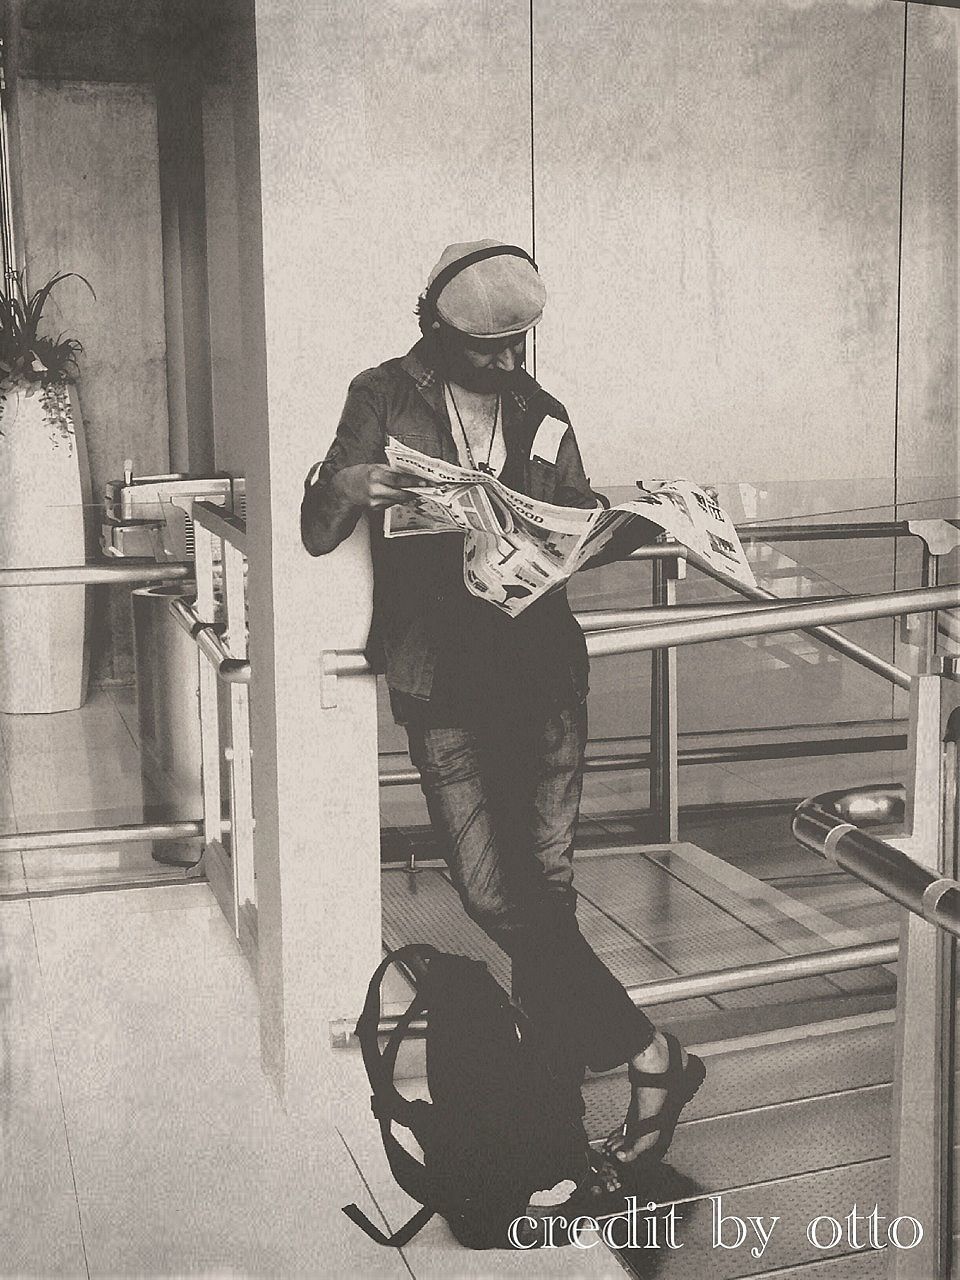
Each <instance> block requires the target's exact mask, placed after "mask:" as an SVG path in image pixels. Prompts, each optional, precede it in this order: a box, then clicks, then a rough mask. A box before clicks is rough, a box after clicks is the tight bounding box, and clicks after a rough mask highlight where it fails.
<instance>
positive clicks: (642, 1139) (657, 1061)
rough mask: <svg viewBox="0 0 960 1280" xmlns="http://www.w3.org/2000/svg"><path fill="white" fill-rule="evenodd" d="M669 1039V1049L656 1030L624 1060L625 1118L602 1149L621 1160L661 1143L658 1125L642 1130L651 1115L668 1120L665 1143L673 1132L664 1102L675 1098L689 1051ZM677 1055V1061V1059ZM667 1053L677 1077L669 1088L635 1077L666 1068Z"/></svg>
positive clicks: (672, 1120)
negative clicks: (640, 1049) (627, 1099)
mask: <svg viewBox="0 0 960 1280" xmlns="http://www.w3.org/2000/svg"><path fill="white" fill-rule="evenodd" d="M671 1040H672V1041H673V1046H674V1047H673V1051H672V1053H671V1045H670V1043H669V1042H668V1041H667V1038H666V1036H665V1035H663V1033H662V1032H660V1031H658V1032H657V1034H656V1036H654V1038H653V1040H652V1041H651V1043H650V1044H649V1045H648V1046H647V1047H646V1049H644V1050H643V1052H642V1053H638V1054H635V1055H634V1057H633V1058H631V1060H630V1062H629V1064H628V1068H629V1076H630V1105H629V1107H628V1108H627V1115H626V1119H625V1120H624V1122H623V1124H622V1125H621V1126H620V1128H619V1129H615V1130H614V1131H613V1133H611V1134H609V1135H608V1136H607V1139H606V1141H605V1143H604V1150H605V1151H606V1152H608V1154H609V1155H611V1156H612V1157H613V1158H614V1159H615V1160H617V1161H618V1162H620V1163H622V1164H625V1165H629V1164H632V1163H633V1162H634V1161H635V1160H637V1159H638V1158H639V1157H641V1156H643V1155H644V1153H646V1152H648V1151H651V1150H652V1148H654V1147H656V1146H658V1145H661V1146H662V1145H663V1143H662V1141H661V1138H662V1136H663V1134H662V1129H661V1128H656V1127H655V1128H651V1129H650V1130H649V1131H645V1128H646V1127H645V1125H644V1121H648V1120H653V1119H654V1118H655V1117H660V1116H661V1115H663V1119H664V1123H665V1124H669V1127H670V1132H669V1135H667V1143H669V1140H670V1137H672V1135H673V1124H675V1122H676V1116H671V1115H670V1114H669V1113H670V1111H671V1108H670V1106H669V1105H668V1104H669V1101H670V1100H671V1095H672V1096H673V1098H677V1092H678V1086H679V1085H680V1082H681V1080H682V1079H683V1077H684V1075H685V1074H686V1069H687V1064H688V1062H689V1055H688V1054H687V1052H686V1050H685V1049H683V1048H682V1047H681V1046H680V1044H679V1042H678V1041H677V1040H675V1039H674V1038H673V1037H671ZM678 1056H679V1063H677V1059H678ZM671 1057H672V1058H673V1062H674V1065H675V1066H677V1065H678V1067H679V1070H678V1072H677V1074H678V1076H679V1079H675V1080H673V1081H671V1085H672V1088H671V1089H666V1088H658V1087H657V1086H655V1085H649V1084H645V1083H643V1082H642V1080H638V1079H636V1078H635V1075H636V1074H637V1073H640V1072H650V1073H653V1074H659V1073H661V1072H665V1071H667V1070H668V1068H669V1067H670V1066H671ZM697 1062H698V1063H699V1059H697ZM700 1079H702V1076H701V1077H699V1078H698V1079H697V1080H696V1082H695V1083H693V1086H692V1093H690V1095H689V1096H690V1097H692V1096H693V1093H695V1092H696V1090H697V1088H699V1085H700ZM681 1097H682V1101H680V1100H679V1099H677V1100H678V1101H680V1106H678V1107H677V1108H676V1115H679V1112H680V1107H682V1106H683V1103H684V1102H685V1101H687V1097H686V1096H683V1095H682V1094H681ZM664 1150H665V1147H664ZM661 1154H662V1152H661Z"/></svg>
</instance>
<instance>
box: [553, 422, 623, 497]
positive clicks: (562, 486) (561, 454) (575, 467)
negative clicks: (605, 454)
mask: <svg viewBox="0 0 960 1280" xmlns="http://www.w3.org/2000/svg"><path fill="white" fill-rule="evenodd" d="M556 495H557V496H556V502H557V504H558V505H559V506H561V507H609V505H610V503H609V500H608V499H607V498H605V497H604V496H603V494H602V493H596V492H595V491H594V490H593V489H591V488H590V480H589V478H588V477H587V474H586V472H585V471H584V469H583V459H582V458H581V456H580V446H579V445H578V444H577V437H576V435H575V434H574V430H573V427H570V426H568V427H567V429H566V431H565V432H564V433H563V438H562V439H561V441H560V448H559V449H558V450H557V488H556Z"/></svg>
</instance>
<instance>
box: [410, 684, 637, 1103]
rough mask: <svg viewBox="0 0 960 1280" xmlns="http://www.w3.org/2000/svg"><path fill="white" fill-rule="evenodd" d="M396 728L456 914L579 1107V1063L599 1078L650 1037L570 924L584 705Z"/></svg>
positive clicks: (502, 711) (573, 914)
mask: <svg viewBox="0 0 960 1280" xmlns="http://www.w3.org/2000/svg"><path fill="white" fill-rule="evenodd" d="M406 729H407V736H408V739H409V743H410V757H411V759H412V761H413V763H414V765H415V766H416V767H417V768H418V769H419V771H420V779H421V787H422V788H423V793H424V795H425V797H426V801H427V807H428V809H429V812H430V819H431V822H432V824H433V827H434V830H435V832H436V833H437V836H438V838H439V840H440V844H441V846H442V850H443V856H444V857H445V859H446V861H447V864H448V866H449V868H450V874H451V878H452V880H453V884H454V886H455V887H456V889H457V891H458V893H459V894H460V898H461V900H462V901H463V905H464V907H465V909H466V911H467V914H468V915H469V916H470V917H471V919H473V920H475V921H476V922H477V924H479V925H480V927H481V928H482V929H483V930H484V931H485V932H486V933H487V934H488V935H489V936H490V937H491V938H492V939H493V941H494V942H496V943H497V944H498V945H499V946H500V947H502V948H503V950H504V951H505V952H506V953H507V955H508V956H509V957H510V959H511V961H512V968H513V987H514V996H515V998H516V1000H517V1002H518V1003H519V1005H520V1007H521V1009H522V1010H523V1012H524V1013H525V1014H526V1016H527V1017H528V1018H529V1020H530V1022H531V1024H532V1025H533V1026H534V1027H536V1029H537V1031H538V1034H539V1035H541V1036H542V1037H543V1042H544V1044H545V1046H546V1047H547V1048H548V1052H549V1053H550V1056H551V1058H552V1060H553V1061H554V1063H555V1064H556V1065H557V1070H558V1071H559V1072H560V1073H561V1075H562V1077H563V1079H564V1081H566V1082H568V1083H569V1084H571V1085H572V1084H573V1082H574V1081H576V1091H577V1097H578V1099H579V1089H580V1085H581V1084H582V1081H583V1073H584V1067H585V1066H586V1067H589V1068H590V1069H591V1070H593V1071H609V1070H611V1069H612V1068H613V1067H616V1066H619V1065H621V1064H622V1063H624V1062H626V1061H627V1060H628V1059H629V1058H630V1057H632V1056H633V1055H634V1054H636V1053H638V1052H640V1050H642V1049H644V1048H646V1047H647V1045H648V1044H649V1043H650V1042H651V1040H652V1039H653V1037H654V1035H655V1034H656V1031H655V1028H654V1026H653V1024H652V1023H651V1022H650V1021H649V1020H648V1019H647V1018H646V1017H645V1016H644V1014H643V1013H641V1012H640V1011H639V1010H638V1009H637V1008H636V1007H635V1006H634V1004H633V1002H632V1001H631V1000H630V997H629V996H628V995H627V993H626V991H625V990H624V988H623V986H622V985H621V984H620V983H619V982H618V981H617V979H616V978H615V977H614V976H613V974H612V973H611V972H610V970H609V969H608V968H607V967H606V965H605V964H604V963H603V961H602V960H601V959H600V958H599V957H598V956H597V954H596V952H595V951H594V950H593V948H592V947H591V946H590V945H589V943H588V942H587V941H586V939H585V938H584V937H583V934H582V933H581V932H580V928H579V926H578V924H577V917H576V892H575V890H574V888H573V843H574V836H575V833H576V826H577V818H578V813H579V807H580V793H581V790H582V785H583V755H584V749H585V746H586V739H587V715H586V706H585V704H584V703H583V702H577V703H575V704H574V705H572V706H566V707H562V708H557V709H556V710H554V711H551V712H548V713H545V714H540V715H536V714H534V715H529V714H522V713H516V712H514V713H511V710H510V709H509V708H506V709H504V708H501V707H497V708H496V709H495V711H492V712H491V714H490V715H489V717H486V718H485V721H484V722H481V723H478V724H477V725H475V726H473V727H471V728H432V727H429V726H424V725H416V724H408V725H407V726H406Z"/></svg>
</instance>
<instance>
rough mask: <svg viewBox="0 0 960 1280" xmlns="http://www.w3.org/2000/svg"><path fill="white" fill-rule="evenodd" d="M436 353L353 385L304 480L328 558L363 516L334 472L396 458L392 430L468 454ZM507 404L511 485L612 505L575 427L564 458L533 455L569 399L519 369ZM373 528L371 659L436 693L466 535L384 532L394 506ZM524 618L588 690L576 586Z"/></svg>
mask: <svg viewBox="0 0 960 1280" xmlns="http://www.w3.org/2000/svg"><path fill="white" fill-rule="evenodd" d="M433 351H434V346H433V341H432V339H430V338H424V339H422V340H421V341H420V342H418V343H417V345H416V346H415V347H414V348H413V349H412V350H411V351H410V352H408V353H407V355H405V356H403V357H402V358H400V359H395V360H388V361H386V363H384V364H381V365H379V366H377V367H376V368H374V369H367V370H365V371H364V372H363V373H361V374H359V375H358V376H357V377H356V378H354V380H353V381H352V382H351V384H350V388H349V391H348V393H347V399H346V404H345V405H344V408H343V413H342V415H341V418H340V424H339V426H338V428H337V433H336V437H335V439H334V441H333V443H332V445H331V446H330V449H329V450H328V452H327V455H326V457H325V458H324V460H323V461H322V462H321V463H318V464H316V465H315V466H314V467H312V468H311V470H310V472H309V473H308V475H307V478H306V481H305V483H304V494H303V502H302V505H301V509H300V528H301V537H302V539H303V544H304V546H305V547H306V549H307V550H308V551H309V552H310V554H311V555H324V554H326V553H327V552H329V551H332V550H333V549H334V548H335V547H336V546H338V545H339V543H340V542H342V541H343V539H344V538H346V537H347V536H348V535H349V534H350V533H351V532H352V531H353V529H354V527H355V526H356V523H357V520H358V519H359V516H360V513H361V509H360V508H358V507H355V506H352V505H350V504H347V503H345V502H344V501H343V500H342V498H341V497H340V495H339V494H338V492H337V490H336V489H335V488H334V487H333V486H332V485H331V481H332V479H333V477H334V476H335V475H336V473H337V472H338V471H339V470H341V469H342V468H344V467H349V466H354V465H356V464H358V463H373V462H381V463H382V462H385V461H386V455H385V452H384V447H385V443H386V438H387V437H388V436H393V437H394V438H395V439H397V440H400V441H402V443H404V444H406V445H410V446H411V447H412V448H414V449H418V450H419V451H420V452H421V453H426V454H429V455H431V456H432V457H437V458H443V459H444V460H445V461H447V462H454V463H455V462H457V461H458V455H457V449H456V445H455V444H454V441H453V436H452V434H451V431H450V426H449V421H448V418H447V412H446V408H445V405H444V399H443V383H442V379H441V377H440V375H439V374H438V373H437V372H436V364H435V360H434V356H433ZM501 412H502V423H503V433H504V441H505V444H506V449H507V463H506V466H505V469H504V475H507V474H509V475H510V476H511V480H512V484H511V487H513V488H516V489H518V490H521V491H522V492H524V493H526V494H527V495H528V496H529V497H532V498H537V499H539V500H540V501H543V502H553V503H557V504H558V505H561V506H569V507H595V506H597V505H603V506H606V505H608V504H607V502H606V499H605V498H603V497H602V496H601V495H599V494H596V493H594V492H593V490H592V489H591V488H590V482H589V480H588V479H587V477H586V475H585V474H584V470H583V463H582V461H581V458H580V450H579V448H578V446H577V441H576V437H575V436H574V433H573V428H572V427H570V426H569V425H568V427H567V430H566V431H565V432H564V433H563V435H562V438H561V440H560V444H559V447H558V449H557V452H556V458H555V460H554V461H545V460H544V459H542V458H539V457H531V450H532V446H533V442H534V439H535V437H536V434H537V429H538V427H539V426H540V424H541V423H542V421H543V419H544V418H545V417H546V416H548V415H550V416H552V417H554V418H557V419H558V420H559V421H560V422H566V423H568V424H569V418H568V416H567V413H566V410H565V409H564V407H563V406H562V405H561V404H560V403H559V401H557V400H555V399H553V397H552V396H549V395H548V394H547V393H546V392H545V391H544V390H543V389H542V388H541V387H540V386H539V385H538V384H537V383H536V382H535V381H534V379H533V378H531V377H530V376H529V375H528V374H527V373H526V372H525V371H524V370H519V371H518V372H517V375H516V387H515V389H511V391H510V392H508V393H506V394H505V395H504V397H503V401H502V409H501ZM370 534H371V539H370V541H371V552H372V556H373V567H374V593H373V621H372V625H371V629H370V638H369V641H368V645H367V658H368V660H369V662H370V664H371V666H372V667H373V669H374V670H375V671H382V672H385V673H386V680H387V684H388V685H389V686H390V688H391V689H392V690H394V691H398V692H400V693H403V694H407V695H410V696H412V697H414V698H420V699H428V698H429V697H430V691H431V687H432V684H433V673H434V668H435V666H436V662H437V655H438V651H439V647H440V646H441V644H442V643H443V637H442V632H441V631H440V630H439V629H438V628H439V626H440V623H439V619H440V618H441V617H442V614H443V608H442V606H443V603H444V596H445V594H447V595H449V593H451V592H452V591H454V590H459V589H463V590H465V588H462V556H463V539H462V537H458V536H456V535H453V534H449V535H436V536H430V537H409V538H384V537H383V516H382V512H370ZM488 607H492V606H488ZM521 619H523V625H524V626H525V627H536V628H537V629H538V635H542V636H543V637H544V641H545V648H546V649H551V650H553V651H554V657H553V659H552V660H554V661H556V660H558V659H559V661H561V662H563V663H565V664H566V663H569V666H570V670H571V671H573V672H574V673H575V681H576V683H577V684H578V685H579V686H581V687H582V689H583V690H584V691H585V687H586V671H587V660H586V647H585V645H584V641H583V635H582V633H581V631H580V628H579V626H578V625H577V623H576V621H575V619H574V618H573V615H572V613H571V611H570V606H569V604H568V603H567V598H566V592H565V591H563V590H561V591H557V592H553V593H551V594H550V595H549V596H546V597H544V598H542V599H541V600H539V601H536V602H535V603H534V604H532V605H531V606H530V607H529V608H528V609H527V610H526V611H525V612H524V614H523V615H521ZM516 621H520V619H517V620H516ZM545 656H546V655H545Z"/></svg>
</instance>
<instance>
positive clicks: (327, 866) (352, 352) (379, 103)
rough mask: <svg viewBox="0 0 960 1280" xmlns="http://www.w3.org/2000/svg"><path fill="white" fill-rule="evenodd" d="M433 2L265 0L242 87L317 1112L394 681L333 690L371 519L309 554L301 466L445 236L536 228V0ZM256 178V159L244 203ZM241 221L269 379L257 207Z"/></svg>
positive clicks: (294, 1043)
mask: <svg viewBox="0 0 960 1280" xmlns="http://www.w3.org/2000/svg"><path fill="white" fill-rule="evenodd" d="M427 7H428V8H429V21H425V18H424V6H420V5H410V4H408V3H406V2H405V0H387V2H386V3H384V2H383V0H378V2H377V3H370V4H367V3H357V4H351V5H340V4H333V3H318V4H312V5H304V4H302V3H300V0H256V3H255V16H256V53H255V57H256V65H257V76H258V98H257V100H256V101H254V100H253V98H252V95H250V94H248V93H246V91H245V90H244V89H242V88H241V89H240V91H239V97H238V98H237V100H236V101H235V104H234V106H235V127H236V129H237V147H236V151H237V157H238V164H241V163H242V164H244V165H249V163H250V157H251V154H255V152H256V149H258V150H259V160H260V164H259V184H260V203H261V205H262V264H263V295H262V296H263V299H264V315H263V334H264V335H265V338H264V339H262V341H263V350H264V351H265V368H264V370H263V377H262V381H260V384H259V385H260V390H258V389H257V387H256V386H251V387H250V388H249V389H248V391H247V392H246V394H245V398H246V400H247V403H248V407H249V406H250V405H252V404H256V403H258V401H257V397H258V396H259V395H262V406H263V418H262V419H261V421H260V422H258V423H257V424H256V426H255V428H254V429H253V430H252V432H251V436H250V438H249V440H248V441H247V442H246V464H247V480H248V511H249V516H248V525H249V531H250V541H251V553H250V578H249V581H250V617H251V636H250V652H251V661H252V667H253V672H254V683H253V686H252V689H251V709H252V716H253V723H252V730H253V761H254V777H255V794H254V808H255V812H256V822H257V827H256V867H257V897H258V917H259V918H258V932H259V952H260V990H261V1008H262V1020H263V1022H262V1025H263V1043H264V1054H265V1059H266V1060H267V1061H268V1062H269V1064H270V1065H271V1066H272V1068H273V1069H274V1070H275V1071H276V1073H277V1075H278V1078H279V1079H280V1080H281V1082H282V1087H283V1091H284V1096H285V1098H286V1100H287V1105H288V1106H289V1107H291V1108H299V1107H300V1106H301V1105H302V1106H303V1107H304V1109H305V1110H307V1111H309V1109H310V1108H311V1107H316V1105H317V1102H318V1098H319V1095H320V1093H321V1081H322V1080H324V1079H327V1080H329V1078H330V1075H329V1072H328V1071H327V1070H326V1068H325V1065H324V1064H325V1063H326V1064H328V1065H329V1062H330V1059H329V1056H328V1049H327V1044H328V1033H327V1025H328V1023H329V1021H330V1020H331V1019H333V1018H343V1017H355V1016H356V1015H357V1014H358V1013H359V1009H360V1005H361V1002H362V996H363V993H364V990H365V985H366V982H367V980H368V978H369V975H370V972H371V969H372V968H373V965H374V962H375V961H376V959H377V957H378V955H379V953H380V898H379V840H378V834H379V832H378V802H379V789H378V783H377V739H376V705H375V688H374V684H373V681H372V680H371V679H370V677H349V678H341V679H340V680H339V682H338V688H337V693H336V703H337V705H336V706H335V707H331V708H329V709H324V708H323V707H322V706H321V692H320V656H321V653H322V652H323V651H324V650H337V649H354V650H355V649H358V648H360V647H361V646H362V645H363V643H364V641H365V639H366V634H367V629H368V624H369V617H370V599H371V574H370V566H369V559H368V547H367V534H366V529H365V527H364V525H363V524H362V523H361V526H360V527H359V528H358V530H357V532H356V533H355V534H354V536H353V537H352V538H351V539H350V540H349V541H348V542H347V543H346V544H345V545H344V546H342V547H340V548H339V549H338V550H337V551H336V552H334V553H333V554H332V555H330V556H327V557H322V558H319V559H311V558H310V557H309V556H308V555H307V553H306V552H305V551H304V550H303V548H302V547H301V545H300V537H299V504H300V498H301V494H302V484H303V478H304V476H305V474H306V472H307V470H308V469H309V467H310V466H311V465H312V463H314V462H315V461H316V460H317V459H318V458H321V457H322V456H323V454H324V453H325V451H326V448H327V446H328V444H329V442H330V440H331V439H332V437H333V433H334V431H335V429H336V424H337V420H338V418H339V414H340V410H341V408H342V405H343V400H344V397H345V394H346V390H347V386H348V384H349V381H350V379H351V378H352V377H354V376H355V375H356V374H357V373H358V372H359V371H360V370H361V369H363V368H364V367H367V366H370V365H372V364H376V363H379V362H380V361H382V360H385V359H387V358H389V357H392V356H398V355H402V354H403V352H404V351H406V350H407V349H408V348H409V347H410V346H412V345H413V343H414V341H415V340H416V339H417V338H418V337H419V333H418V330H417V327H416V322H415V319H414V316H413V307H414V304H415V302H416V298H417V295H418V294H419V292H420V291H421V289H422V288H423V287H424V284H425V281H426V276H427V273H428V271H429V269H430V267H431V266H432V264H433V262H434V261H435V260H436V259H437V258H438V257H439V255H440V252H441V250H442V249H443V247H444V246H445V245H446V244H448V243H451V242H454V241H459V240H470V239H476V238H479V237H482V236H500V237H503V238H505V239H514V240H519V242H520V243H521V244H524V243H527V242H528V240H529V229H530V148H529V9H528V4H527V0H490V3H485V4H483V5H477V4H475V3H474V2H473V0H445V2H444V3H443V4H430V5H429V6H427ZM248 48H249V46H248ZM254 135H255V136H254ZM251 143H253V144H255V145H251ZM241 158H242V159H241ZM255 177H256V175H254V174H252V173H249V172H244V173H239V174H238V182H237V189H238V194H239V195H240V199H241V201H244V200H248V201H249V200H252V198H253V196H252V193H253V192H254V191H255ZM240 219H241V232H240V238H241V253H240V258H241V275H242V277H243V278H244V280H245V281H246V282H247V283H246V284H244V285H243V286H242V298H241V317H242V322H243V324H244V325H245V326H248V327H250V335H251V336H250V340H249V341H248V339H247V338H246V337H245V339H244V343H245V346H244V365H245V367H246V368H247V370H248V378H253V377H254V375H253V373H252V372H251V371H253V370H255V367H256V358H255V356H256V353H255V347H256V342H255V335H253V330H252V325H253V317H254V315H255V307H256V300H255V298H254V296H253V294H254V292H255V290H254V288H253V286H252V284H251V282H252V281H253V280H254V275H255V271H254V268H255V260H256V244H255V234H254V232H253V227H254V223H255V219H254V217H253V213H252V209H251V208H250V207H249V206H248V207H247V208H246V209H244V208H241V212H240ZM248 352H249V353H250V354H249V355H248ZM254 381H256V379H254ZM264 428H266V429H264Z"/></svg>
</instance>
